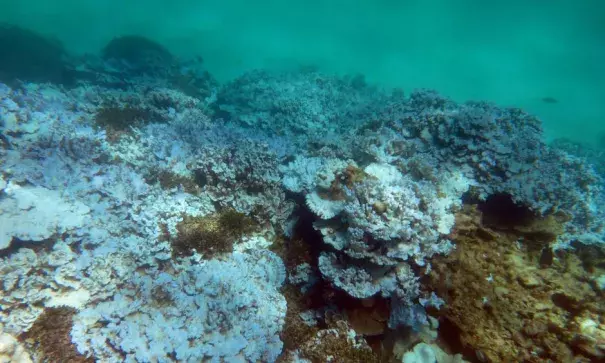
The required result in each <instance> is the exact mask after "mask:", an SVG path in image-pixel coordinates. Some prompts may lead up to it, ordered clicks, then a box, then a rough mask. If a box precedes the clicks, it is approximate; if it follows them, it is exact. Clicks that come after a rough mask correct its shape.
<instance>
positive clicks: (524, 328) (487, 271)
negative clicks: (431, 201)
mask: <svg viewBox="0 0 605 363" xmlns="http://www.w3.org/2000/svg"><path fill="white" fill-rule="evenodd" d="M508 227H509V228H508V229H506V230H505V229H504V228H500V229H499V230H496V229H494V228H489V227H487V226H486V225H485V224H484V223H482V215H481V213H480V212H479V211H478V210H477V208H476V207H470V206H468V207H466V208H465V209H464V210H463V211H462V212H461V213H459V214H458V216H457V224H456V229H455V231H454V233H453V234H452V236H451V237H452V239H453V240H454V241H455V242H456V249H455V251H454V252H453V253H452V254H450V255H449V256H441V257H436V258H434V259H433V261H432V266H433V272H431V273H430V274H429V275H428V276H429V277H428V279H429V280H428V284H427V285H428V286H429V287H430V288H431V289H433V290H435V291H436V292H437V294H438V295H439V296H441V297H443V298H444V299H445V300H446V308H445V309H444V310H443V312H442V314H443V315H442V321H443V322H444V323H443V324H442V327H444V329H443V330H442V331H441V337H442V338H443V339H445V340H449V341H450V343H452V342H453V341H454V340H456V339H459V341H458V342H456V343H458V344H460V345H461V347H460V348H461V349H465V352H466V353H467V355H468V353H469V352H473V353H472V354H474V357H470V358H471V359H478V360H480V361H489V362H546V361H552V362H571V361H590V360H593V361H596V360H598V359H603V358H604V357H605V356H604V352H603V351H602V350H599V348H598V346H597V344H598V339H599V336H605V331H604V330H603V329H604V328H605V325H604V322H603V320H602V318H601V316H603V314H604V313H605V299H603V293H602V292H600V291H597V290H596V289H594V288H593V286H591V280H593V278H592V276H591V273H590V272H589V271H587V270H586V269H585V268H584V267H583V262H582V260H581V259H580V258H579V257H578V255H577V254H576V253H574V252H572V251H564V252H558V253H556V254H553V253H552V252H550V249H549V248H548V246H547V242H548V241H549V240H551V238H552V237H553V236H556V234H558V233H559V232H560V231H561V228H560V227H561V226H560V223H557V219H556V218H555V217H549V218H547V219H539V218H538V219H536V220H534V221H531V223H523V224H522V226H515V225H510V226H508ZM536 246H540V248H536ZM545 251H547V252H545ZM545 253H551V254H552V256H551V257H552V258H550V259H548V258H547V259H546V260H547V262H548V263H546V264H545V263H544V260H545V259H544V254H545ZM593 266H594V264H593ZM602 266H603V265H602V264H601V270H600V271H599V273H600V274H603V272H604V271H603V269H602ZM593 273H596V271H593ZM587 326H590V327H589V328H586V327H587ZM448 328H449V332H450V333H451V332H456V334H449V335H448V333H447V332H446V329H448ZM458 334H459V337H454V335H458ZM454 338H455V339H454Z"/></svg>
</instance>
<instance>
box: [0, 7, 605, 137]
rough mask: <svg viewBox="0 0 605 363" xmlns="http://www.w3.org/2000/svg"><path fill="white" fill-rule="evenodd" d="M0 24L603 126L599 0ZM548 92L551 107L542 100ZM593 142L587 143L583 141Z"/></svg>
mask: <svg viewBox="0 0 605 363" xmlns="http://www.w3.org/2000/svg"><path fill="white" fill-rule="evenodd" d="M0 5H1V8H2V12H1V13H0V20H3V21H10V22H13V23H18V24H21V25H23V26H27V27H31V28H35V29H37V30H39V31H42V32H45V33H48V34H53V35H55V36H57V37H58V38H60V39H62V40H63V41H64V42H65V43H66V45H68V46H69V47H70V48H71V49H73V50H74V51H78V52H84V51H95V50H96V49H98V48H99V47H101V46H102V45H103V44H104V43H105V42H106V41H107V40H108V39H110V38H111V37H112V36H114V35H118V34H123V33H140V34H143V35H147V36H150V37H154V38H156V39H158V40H160V41H162V42H164V43H165V44H166V45H167V46H169V47H170V48H171V49H172V50H173V51H174V52H176V53H179V54H193V53H201V54H202V55H203V57H204V58H205V59H206V62H207V65H208V67H209V68H210V70H211V71H213V72H214V73H215V75H216V76H217V77H218V78H219V79H221V80H226V79H229V78H232V77H234V76H236V75H237V74H239V73H240V72H242V71H244V70H246V69H250V68H257V67H270V68H288V67H292V66H295V65H297V64H308V63H312V64H316V65H319V66H320V67H322V68H323V69H325V70H328V71H336V72H342V73H344V72H361V73H364V74H366V75H367V77H368V79H369V80H371V81H376V82H379V83H382V84H385V85H389V86H401V87H403V88H404V89H411V88H414V87H431V88H436V89H438V90H439V91H440V92H442V93H444V94H447V95H449V96H451V97H454V98H455V99H457V100H464V99H470V98H472V99H487V100H493V101H495V102H498V103H501V104H505V105H516V106H522V107H526V108H528V109H529V110H531V111H533V112H536V113H538V114H539V115H540V116H542V117H543V119H544V121H545V123H546V126H547V130H546V131H547V134H548V135H551V136H553V135H554V136H556V135H565V136H571V137H574V138H576V139H578V140H585V139H588V140H587V141H591V142H594V141H595V135H596V134H598V133H600V132H604V131H605V117H604V115H605V90H604V87H603V86H602V85H603V84H605V72H604V71H603V66H602V64H605V25H604V24H605V9H604V7H605V2H603V1H599V0H583V1H576V0H558V1H557V0H549V1H547V0H514V1H510V0H509V1H503V0H493V1H480V0H373V1H371V0H357V1H350V0H349V1H344V0H323V1H320V0H304V1H303V0H287V1H286V0H282V1H275V0H258V1H244V0H212V1H208V0H173V1H170V2H166V1H164V0H145V1H143V0H129V1H126V2H125V1H117V0H97V1H93V0H78V1H76V0H55V1H52V2H49V1H45V0H19V1H12V0H10V1H9V0H1V1H0ZM545 97H550V98H552V99H555V100H557V101H558V103H545V102H543V101H542V99H543V98H545ZM588 135H590V136H588Z"/></svg>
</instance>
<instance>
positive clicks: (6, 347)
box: [0, 325, 33, 363]
mask: <svg viewBox="0 0 605 363" xmlns="http://www.w3.org/2000/svg"><path fill="white" fill-rule="evenodd" d="M32 362H33V361H32V359H31V357H30V355H29V353H28V352H27V350H25V348H24V347H23V345H22V344H21V343H19V341H18V340H17V339H15V337H13V336H12V335H10V334H8V333H5V332H3V331H2V326H1V325H0V363H32Z"/></svg>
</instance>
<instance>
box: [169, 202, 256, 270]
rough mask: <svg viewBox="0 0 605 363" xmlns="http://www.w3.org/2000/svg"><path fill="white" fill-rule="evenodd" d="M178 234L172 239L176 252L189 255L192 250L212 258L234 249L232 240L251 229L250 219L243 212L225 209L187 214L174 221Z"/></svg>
mask: <svg viewBox="0 0 605 363" xmlns="http://www.w3.org/2000/svg"><path fill="white" fill-rule="evenodd" d="M176 228H177V231H178V235H177V237H176V238H174V239H173V240H172V247H173V251H174V253H175V254H176V255H190V254H191V253H193V251H197V252H198V253H201V254H203V255H204V256H205V257H207V258H212V257H213V256H215V255H217V254H223V253H229V252H232V251H233V243H234V242H236V241H237V240H238V239H239V238H241V237H242V236H243V235H244V234H245V233H249V232H252V231H254V229H255V224H254V222H253V220H252V219H251V218H249V217H247V216H246V215H244V214H243V213H239V212H237V211H235V210H233V209H226V210H224V211H222V212H220V213H215V214H211V215H209V216H204V217H190V216H186V217H185V218H184V219H183V221H182V222H180V223H179V224H178V225H177V227H176Z"/></svg>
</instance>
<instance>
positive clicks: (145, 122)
mask: <svg viewBox="0 0 605 363" xmlns="http://www.w3.org/2000/svg"><path fill="white" fill-rule="evenodd" d="M19 39H21V40H23V43H22V44H21V43H19V44H18V43H15V42H16V41H17V40H19ZM11 42H13V43H14V44H13V43H11ZM0 43H2V44H4V43H10V44H9V45H10V47H8V48H6V49H7V50H9V52H7V53H6V55H5V54H4V53H3V54H2V55H1V56H0V68H2V71H0V81H2V82H6V83H9V84H4V83H0V130H1V132H0V225H1V227H2V228H1V229H0V260H1V261H0V275H2V277H3V279H2V284H1V285H0V325H1V326H2V332H1V333H0V360H5V359H13V360H16V359H21V358H15V357H22V359H23V360H24V361H27V359H29V358H28V357H27V354H26V353H27V351H31V352H34V353H35V354H34V355H33V358H34V359H35V360H41V361H44V360H47V361H66V360H67V361H69V360H71V361H89V360H90V361H92V360H95V361H103V362H105V361H107V362H113V361H138V362H174V361H188V362H199V361H209V362H221V361H229V362H232V361H242V362H244V361H245V362H257V361H262V362H275V361H281V362H289V361H299V362H300V361H302V362H325V361H332V362H378V361H400V362H408V363H409V362H417V361H423V360H425V361H426V360H430V361H437V362H462V361H463V359H467V360H469V361H505V362H508V361H511V362H513V361H515V362H516V361H527V362H538V361H549V360H550V361H562V362H567V361H587V362H588V361H600V360H603V359H604V354H605V353H604V346H603V344H604V343H603V339H604V334H605V333H604V332H605V328H604V326H603V320H602V316H603V315H605V314H604V313H605V312H604V306H603V301H604V300H605V299H603V297H604V296H603V294H604V291H605V271H604V267H603V266H604V261H605V252H604V251H603V248H604V247H603V246H604V242H605V241H604V237H605V235H604V231H603V229H604V225H603V224H604V223H605V222H604V221H605V209H603V208H602V206H603V205H605V192H604V188H603V187H604V185H605V184H604V183H603V180H604V178H605V175H603V170H602V169H603V168H602V165H601V164H602V160H601V159H602V158H601V156H602V155H600V154H599V152H598V151H595V150H587V149H585V148H584V147H580V146H577V145H569V144H568V143H563V142H555V143H553V144H551V145H548V144H546V143H545V142H544V140H543V135H542V130H541V124H540V121H539V120H538V119H536V118H535V117H533V116H531V115H529V114H527V113H524V112H522V111H520V110H518V109H510V108H499V107H497V106H495V105H491V104H488V103H484V102H468V103H464V104H460V103H456V102H453V101H452V100H449V99H447V98H445V97H443V96H441V95H439V94H437V93H436V92H433V91H428V90H418V91H415V92H412V93H411V94H410V95H409V96H406V95H404V94H403V93H402V92H401V91H399V90H392V91H387V90H381V89H379V88H377V87H373V86H370V85H368V84H367V83H366V82H365V81H364V79H363V77H362V76H355V77H335V76H329V75H324V74H321V73H320V72H318V71H316V70H310V69H307V70H301V71H298V72H295V71H291V72H285V73H269V72H266V71H254V72H249V73H246V74H244V75H242V76H240V77H238V78H236V79H235V80H233V81H231V82H228V83H226V84H223V85H220V86H219V85H218V83H217V82H216V81H215V80H214V78H213V77H212V75H210V74H209V73H208V72H207V71H206V70H205V69H204V67H203V64H202V60H201V58H196V59H193V60H182V59H179V58H178V57H176V56H174V55H172V54H170V52H169V51H168V50H167V49H166V48H165V47H163V46H162V45H160V44H158V43H156V42H155V41H153V40H151V39H145V38H141V37H138V36H124V37H119V38H116V39H114V40H112V41H111V42H110V43H109V44H108V45H107V46H106V47H105V49H104V50H103V51H102V54H101V55H100V56H95V55H89V56H86V57H70V56H69V55H67V58H69V62H67V61H66V60H65V59H67V58H65V59H64V56H65V54H63V50H62V49H61V47H60V46H59V45H55V44H53V43H52V42H51V41H47V40H44V39H42V38H40V37H39V36H38V35H35V34H33V33H28V32H27V31H22V30H20V29H16V28H11V27H3V28H1V29H0ZM36 44H37V45H36ZM34 46H39V47H40V54H39V57H38V58H36V57H33V58H31V59H30V58H28V59H27V61H28V62H29V63H28V62H25V63H24V64H23V67H21V68H20V67H16V66H15V64H14V59H12V58H11V57H13V56H15V55H19V56H23V57H24V58H27V57H28V55H29V54H30V53H32V49H30V48H31V47H34ZM11 47H12V48H11ZM7 57H8V58H7ZM7 59H8V60H7ZM44 59H47V60H48V69H46V70H44V72H43V73H36V72H34V71H33V70H32V67H34V66H37V63H36V62H39V61H41V60H44ZM30 61H31V62H30ZM3 62H8V63H7V64H8V66H7V67H3V66H2V65H3V64H4V63H3ZM72 66H76V67H75V68H74V69H77V72H74V73H72V72H71V69H72V68H71V67H72ZM43 68H44V67H43ZM70 77H73V78H70ZM17 80H21V81H23V82H16V81H17ZM46 81H50V82H52V83H35V82H46ZM28 82H30V83H28ZM31 82H34V83H31ZM66 83H68V84H69V86H70V87H69V88H66V87H65V85H66ZM285 284H287V285H285ZM284 285H285V286H284ZM14 337H22V338H23V341H22V345H19V344H18V342H16V341H15V339H14ZM6 357H10V358H6Z"/></svg>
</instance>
